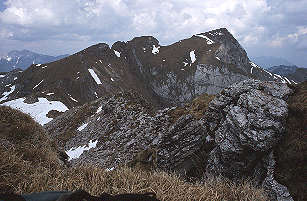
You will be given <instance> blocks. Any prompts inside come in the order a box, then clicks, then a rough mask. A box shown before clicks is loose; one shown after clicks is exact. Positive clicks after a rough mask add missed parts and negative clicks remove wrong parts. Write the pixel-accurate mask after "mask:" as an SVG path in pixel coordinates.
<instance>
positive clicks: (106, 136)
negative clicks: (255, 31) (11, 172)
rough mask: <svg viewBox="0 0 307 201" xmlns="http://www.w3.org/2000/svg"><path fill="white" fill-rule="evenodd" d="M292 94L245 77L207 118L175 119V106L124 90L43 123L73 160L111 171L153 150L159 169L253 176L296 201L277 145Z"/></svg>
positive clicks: (191, 174)
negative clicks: (284, 180) (278, 166)
mask: <svg viewBox="0 0 307 201" xmlns="http://www.w3.org/2000/svg"><path fill="white" fill-rule="evenodd" d="M291 93H292V90H291V89H290V88H289V87H288V86H287V85H286V84H284V83H277V82H263V81H257V80H245V81H242V82H239V83H237V84H234V85H231V86H229V87H227V88H225V89H224V90H222V92H221V94H219V95H217V96H216V97H215V98H214V99H213V100H212V101H211V102H210V104H209V107H208V109H207V111H206V112H205V113H204V114H203V116H202V118H200V119H198V118H195V116H194V115H192V114H191V113H183V115H182V116H180V117H179V118H176V119H175V120H174V118H173V116H172V114H173V113H174V111H176V110H177V108H176V107H173V108H166V109H163V110H158V111H157V112H153V111H152V109H151V105H150V104H148V103H147V101H145V99H144V98H142V97H141V96H140V95H138V94H137V93H134V92H133V93H120V94H118V95H115V96H110V97H105V98H101V99H98V100H97V101H94V102H92V103H90V104H86V105H84V106H82V107H77V108H74V109H72V110H70V111H68V112H66V113H64V114H63V115H61V116H59V117H57V118H56V119H55V120H53V121H51V122H50V123H48V124H47V125H46V126H45V128H46V129H47V130H48V131H49V132H50V134H51V135H52V136H53V137H54V138H55V139H58V140H63V139H66V140H64V141H62V144H63V148H64V149H65V151H66V153H67V154H68V155H69V156H70V162H71V164H72V165H80V164H88V163H92V164H96V165H99V166H102V167H104V168H106V169H113V168H116V167H118V166H121V165H123V164H126V163H127V162H129V161H131V160H132V159H133V158H134V156H135V155H136V154H137V153H139V152H140V151H142V150H146V149H151V148H153V149H155V150H157V167H158V168H160V169H163V170H167V171H176V172H178V173H179V174H181V175H183V176H187V177H198V178H202V176H208V175H210V176H212V175H213V176H223V177H227V178H229V179H231V180H235V181H237V180H240V179H244V178H250V179H252V180H253V181H254V182H255V184H256V185H259V186H263V187H264V188H265V189H267V190H268V192H269V194H270V196H271V198H272V200H292V198H291V196H290V194H289V192H288V190H287V188H286V186H284V185H282V184H280V183H278V181H277V180H275V177H274V171H275V155H274V151H273V150H274V148H275V147H276V146H278V143H279V142H280V141H281V139H283V137H284V134H285V122H286V118H287V115H288V106H287V102H286V100H287V98H288V96H290V95H291ZM200 102H201V101H200ZM187 108H189V107H187ZM200 108H201V107H200ZM202 109H203V108H202ZM194 112H195V111H194ZM81 114H84V115H81ZM60 144H61V143H60ZM80 150H82V151H81V153H82V154H81V155H80V156H79V155H77V154H76V153H78V152H80Z"/></svg>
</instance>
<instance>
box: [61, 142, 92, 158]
mask: <svg viewBox="0 0 307 201" xmlns="http://www.w3.org/2000/svg"><path fill="white" fill-rule="evenodd" d="M97 142H98V140H96V141H93V140H90V142H89V143H88V145H84V146H80V147H77V148H71V149H70V150H68V151H66V154H67V155H68V156H69V159H68V161H70V160H72V159H76V158H79V157H80V156H81V154H82V153H83V152H84V151H87V150H90V149H91V148H95V147H96V145H97Z"/></svg>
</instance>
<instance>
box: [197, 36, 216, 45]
mask: <svg viewBox="0 0 307 201" xmlns="http://www.w3.org/2000/svg"><path fill="white" fill-rule="evenodd" d="M196 36H198V37H201V38H204V39H206V41H207V44H208V45H211V44H213V43H214V41H213V40H211V39H210V38H208V37H207V36H205V35H202V34H197V35H196Z"/></svg>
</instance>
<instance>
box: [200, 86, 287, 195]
mask: <svg viewBox="0 0 307 201" xmlns="http://www.w3.org/2000/svg"><path fill="white" fill-rule="evenodd" d="M291 93H292V90H291V89H290V88H289V87H288V86H287V85H286V84H282V83H276V82H260V81H255V80H246V81H243V82H240V83H237V84H234V85H232V86H231V87H227V88H225V89H224V90H223V91H222V92H221V94H220V95H218V96H217V97H216V98H215V99H214V100H213V101H212V102H211V103H210V104H209V109H208V111H207V112H206V114H205V120H206V121H205V124H206V128H207V130H208V131H209V132H210V135H211V136H212V137H214V139H215V143H216V146H215V148H214V149H213V150H212V151H211V152H210V155H209V159H208V163H207V166H206V174H211V175H216V176H219V175H222V176H224V177H227V178H231V179H234V180H236V179H241V178H247V177H252V178H253V179H254V180H255V181H256V182H258V183H262V185H263V186H265V187H266V188H267V189H270V192H271V194H272V196H273V197H274V199H277V200H292V198H291V196H290V194H289V192H288V191H287V188H286V187H284V186H282V185H281V184H278V183H277V182H276V181H275V180H274V177H273V173H274V167H275V165H274V164H275V161H274V154H273V153H272V150H273V148H274V147H276V146H277V145H278V143H279V142H280V140H281V139H282V138H283V137H284V135H285V122H286V119H287V115H288V107H287V103H286V99H287V97H288V96H289V95H290V94H291Z"/></svg>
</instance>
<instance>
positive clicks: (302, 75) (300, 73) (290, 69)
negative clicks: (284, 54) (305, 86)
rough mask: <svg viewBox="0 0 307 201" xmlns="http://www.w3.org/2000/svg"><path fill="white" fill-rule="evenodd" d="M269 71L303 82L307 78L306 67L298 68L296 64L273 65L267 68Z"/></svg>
mask: <svg viewBox="0 0 307 201" xmlns="http://www.w3.org/2000/svg"><path fill="white" fill-rule="evenodd" d="M268 71H270V72H271V73H274V74H278V75H282V76H285V77H287V78H288V79H290V80H294V81H295V82H303V81H305V80H307V68H299V67H297V66H295V65H294V66H285V65H279V66H273V67H270V68H269V69H268Z"/></svg>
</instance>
